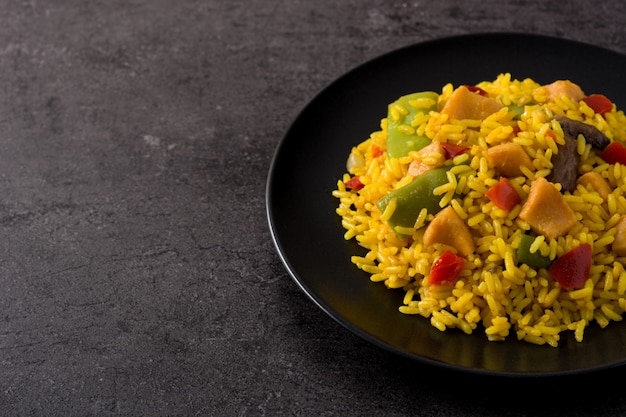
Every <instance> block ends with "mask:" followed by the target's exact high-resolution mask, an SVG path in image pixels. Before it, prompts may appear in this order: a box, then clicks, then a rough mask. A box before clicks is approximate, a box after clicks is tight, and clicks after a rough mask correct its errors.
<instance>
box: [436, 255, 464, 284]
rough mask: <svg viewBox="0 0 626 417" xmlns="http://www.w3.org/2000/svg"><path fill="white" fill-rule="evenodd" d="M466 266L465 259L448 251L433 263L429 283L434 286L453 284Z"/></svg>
mask: <svg viewBox="0 0 626 417" xmlns="http://www.w3.org/2000/svg"><path fill="white" fill-rule="evenodd" d="M464 265H465V258H462V257H460V256H457V255H455V254H454V252H452V251H451V250H449V249H448V250H446V251H445V252H444V253H442V254H441V256H440V257H439V258H437V260H436V261H435V262H434V263H433V266H432V267H431V268H430V275H428V282H429V283H430V284H433V285H439V284H452V283H454V282H455V281H456V280H457V279H458V278H459V274H460V273H461V271H462V270H463V266H464Z"/></svg>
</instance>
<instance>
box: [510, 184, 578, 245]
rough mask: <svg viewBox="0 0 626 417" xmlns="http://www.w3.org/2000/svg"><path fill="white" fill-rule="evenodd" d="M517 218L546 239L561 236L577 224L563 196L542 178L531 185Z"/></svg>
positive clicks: (574, 215)
mask: <svg viewBox="0 0 626 417" xmlns="http://www.w3.org/2000/svg"><path fill="white" fill-rule="evenodd" d="M519 218H520V219H522V220H523V221H525V222H526V223H528V224H529V225H530V227H531V229H532V230H533V231H534V232H535V233H538V234H542V235H544V236H545V237H547V238H548V239H556V238H558V237H560V236H563V235H564V234H565V233H567V232H568V231H569V230H570V229H571V228H572V227H574V225H576V223H577V222H578V220H577V219H576V214H575V213H574V211H573V210H572V209H571V207H570V206H569V205H568V204H567V202H566V201H565V198H564V197H563V195H562V194H561V193H560V192H559V190H557V189H556V188H555V187H554V185H552V184H551V183H550V182H548V180H546V179H545V178H543V177H539V178H537V179H536V180H534V181H533V182H532V183H531V185H530V192H529V194H528V199H527V200H526V202H525V203H524V205H523V206H522V210H521V211H520V213H519Z"/></svg>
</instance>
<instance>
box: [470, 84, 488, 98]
mask: <svg viewBox="0 0 626 417" xmlns="http://www.w3.org/2000/svg"><path fill="white" fill-rule="evenodd" d="M464 87H465V88H467V89H468V90H470V91H471V92H472V93H476V94H479V95H481V96H485V97H487V96H488V95H489V94H487V92H486V91H485V90H483V89H482V88H480V87H476V86H475V85H465V86H464Z"/></svg>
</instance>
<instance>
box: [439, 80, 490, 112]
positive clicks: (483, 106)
mask: <svg viewBox="0 0 626 417" xmlns="http://www.w3.org/2000/svg"><path fill="white" fill-rule="evenodd" d="M501 108H502V104H500V103H499V102H498V101H496V100H494V99H492V98H490V97H485V96H482V95H480V94H478V93H473V92H471V91H470V90H469V89H468V88H467V87H464V86H461V87H458V88H457V89H456V90H454V91H453V92H452V94H451V95H450V98H449V99H448V101H447V102H446V104H444V106H443V108H442V109H441V113H443V114H447V115H448V116H449V117H450V118H451V119H458V120H463V119H472V120H483V119H485V118H486V117H487V116H489V115H490V114H493V113H495V112H497V111H498V110H500V109H501Z"/></svg>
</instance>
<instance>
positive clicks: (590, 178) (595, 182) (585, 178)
mask: <svg viewBox="0 0 626 417" xmlns="http://www.w3.org/2000/svg"><path fill="white" fill-rule="evenodd" d="M576 183H577V184H580V185H582V186H583V187H585V188H587V189H591V190H593V191H596V192H597V193H598V194H600V197H602V199H603V200H604V201H606V199H607V198H608V197H609V194H611V186H610V185H609V183H608V182H606V180H605V179H604V178H602V175H600V174H598V173H597V172H595V171H589V172H587V173H585V174H583V175H581V176H580V178H578V181H576Z"/></svg>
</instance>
